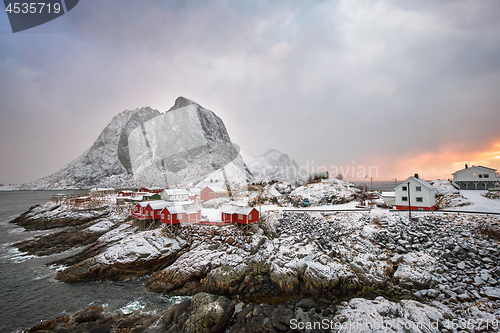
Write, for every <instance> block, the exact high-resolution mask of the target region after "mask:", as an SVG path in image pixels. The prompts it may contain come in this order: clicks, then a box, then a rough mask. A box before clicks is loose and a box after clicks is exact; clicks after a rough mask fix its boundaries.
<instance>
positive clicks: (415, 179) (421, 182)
mask: <svg viewBox="0 0 500 333" xmlns="http://www.w3.org/2000/svg"><path fill="white" fill-rule="evenodd" d="M410 180H414V181H416V182H417V183H420V184H421V185H422V186H424V187H426V188H428V189H429V190H435V189H436V188H435V187H434V186H432V185H431V184H429V183H428V182H426V181H425V180H423V179H420V178H415V177H408V178H407V179H406V180H404V181H403V182H401V183H400V184H399V185H398V186H396V187H395V189H396V188H398V187H400V186H404V185H406V184H407V183H408V182H409V181H410Z"/></svg>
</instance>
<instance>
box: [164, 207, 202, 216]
mask: <svg viewBox="0 0 500 333" xmlns="http://www.w3.org/2000/svg"><path fill="white" fill-rule="evenodd" d="M164 209H167V210H168V211H169V212H170V214H179V213H188V214H191V213H196V212H198V211H201V208H200V206H198V205H182V206H181V205H171V206H170V205H169V206H167V207H165V208H164Z"/></svg>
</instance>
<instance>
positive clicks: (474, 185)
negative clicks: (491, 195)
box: [453, 164, 500, 190]
mask: <svg viewBox="0 0 500 333" xmlns="http://www.w3.org/2000/svg"><path fill="white" fill-rule="evenodd" d="M496 171H497V170H496V169H491V168H487V167H484V166H481V165H479V166H475V165H473V166H471V167H469V166H468V165H467V164H466V165H465V169H462V170H458V171H456V172H454V173H453V184H454V185H455V186H457V187H458V188H459V189H461V190H487V189H489V188H494V187H498V184H499V183H500V177H499V175H498V173H497V172H496Z"/></svg>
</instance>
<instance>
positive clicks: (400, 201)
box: [394, 174, 436, 210]
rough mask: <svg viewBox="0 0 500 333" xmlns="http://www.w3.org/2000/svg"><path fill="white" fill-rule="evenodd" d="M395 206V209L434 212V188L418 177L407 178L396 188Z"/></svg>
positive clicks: (416, 175)
mask: <svg viewBox="0 0 500 333" xmlns="http://www.w3.org/2000/svg"><path fill="white" fill-rule="evenodd" d="M394 192H395V197H396V201H395V205H396V209H399V210H408V209H409V207H410V206H411V210H435V209H436V188H435V187H434V186H432V185H431V184H429V183H428V182H426V181H425V180H423V179H420V178H419V177H418V174H415V177H409V178H408V179H406V180H405V181H403V182H402V183H401V184H399V185H398V186H396V188H395V189H394Z"/></svg>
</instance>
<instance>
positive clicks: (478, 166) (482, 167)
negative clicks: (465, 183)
mask: <svg viewBox="0 0 500 333" xmlns="http://www.w3.org/2000/svg"><path fill="white" fill-rule="evenodd" d="M472 168H476V169H483V170H486V171H490V172H495V171H497V169H492V168H488V167H485V166H482V165H473V166H470V167H468V168H465V169H462V170H458V171H455V172H454V173H452V175H456V174H457V173H460V172H463V171H465V170H470V169H472Z"/></svg>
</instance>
